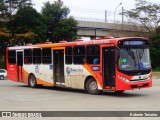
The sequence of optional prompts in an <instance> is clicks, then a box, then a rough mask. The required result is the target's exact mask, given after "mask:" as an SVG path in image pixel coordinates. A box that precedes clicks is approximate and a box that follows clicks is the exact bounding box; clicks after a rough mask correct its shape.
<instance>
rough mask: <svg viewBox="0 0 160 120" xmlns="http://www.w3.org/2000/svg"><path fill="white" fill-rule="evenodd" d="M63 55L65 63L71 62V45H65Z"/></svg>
mask: <svg viewBox="0 0 160 120" xmlns="http://www.w3.org/2000/svg"><path fill="white" fill-rule="evenodd" d="M65 55H66V57H65V58H66V59H65V61H66V64H72V47H66V50H65Z"/></svg>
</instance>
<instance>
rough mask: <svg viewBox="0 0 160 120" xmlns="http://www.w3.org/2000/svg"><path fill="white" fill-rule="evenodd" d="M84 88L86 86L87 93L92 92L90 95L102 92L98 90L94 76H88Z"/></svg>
mask: <svg viewBox="0 0 160 120" xmlns="http://www.w3.org/2000/svg"><path fill="white" fill-rule="evenodd" d="M85 88H86V91H87V93H89V94H92V95H98V94H100V93H101V92H102V90H98V84H97V82H96V81H95V79H94V78H90V79H89V80H88V81H87V82H86V86H85Z"/></svg>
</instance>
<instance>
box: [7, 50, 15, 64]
mask: <svg viewBox="0 0 160 120" xmlns="http://www.w3.org/2000/svg"><path fill="white" fill-rule="evenodd" d="M8 62H9V64H16V51H15V50H11V51H8Z"/></svg>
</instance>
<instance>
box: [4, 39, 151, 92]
mask: <svg viewBox="0 0 160 120" xmlns="http://www.w3.org/2000/svg"><path fill="white" fill-rule="evenodd" d="M6 65H7V72H8V79H9V80H12V81H16V82H23V83H26V84H28V85H29V86H30V87H37V86H40V85H41V86H42V85H47V86H59V87H67V88H78V89H85V90H86V91H87V92H88V93H89V94H99V93H101V92H102V91H115V92H123V91H125V90H134V89H140V88H148V87H151V86H152V78H151V76H152V73H151V63H150V55H149V42H148V39H146V38H143V37H124V38H103V39H95V40H90V41H83V40H76V41H74V42H67V41H60V42H59V43H43V44H36V45H26V46H15V47H8V48H7V49H6Z"/></svg>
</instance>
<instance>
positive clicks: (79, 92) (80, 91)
mask: <svg viewBox="0 0 160 120" xmlns="http://www.w3.org/2000/svg"><path fill="white" fill-rule="evenodd" d="M17 87H26V88H28V89H43V90H54V91H59V92H70V93H77V94H87V93H86V92H85V90H80V89H71V88H62V87H50V86H42V87H37V88H30V87H29V86H28V85H17ZM88 95H89V94H88ZM147 95H148V94H145V93H142V92H141V93H138V92H136V93H135V92H134V93H131V92H130V91H125V92H123V93H116V92H102V94H100V96H112V97H143V96H147Z"/></svg>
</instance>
